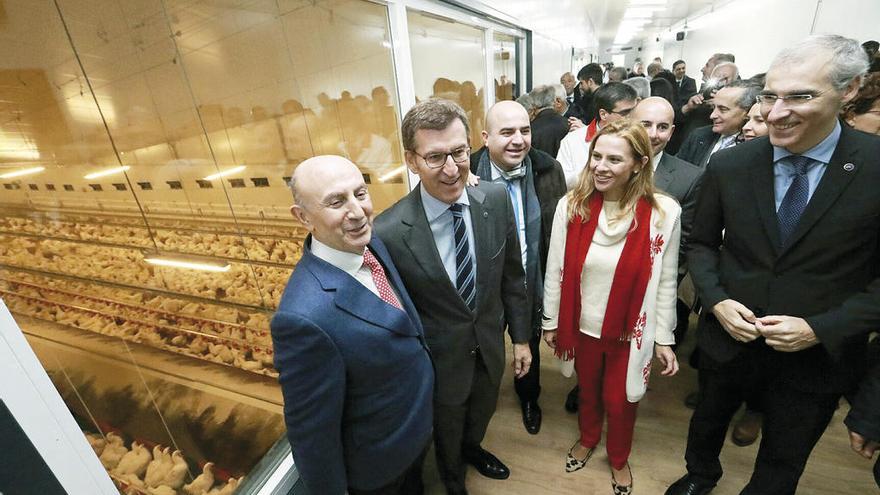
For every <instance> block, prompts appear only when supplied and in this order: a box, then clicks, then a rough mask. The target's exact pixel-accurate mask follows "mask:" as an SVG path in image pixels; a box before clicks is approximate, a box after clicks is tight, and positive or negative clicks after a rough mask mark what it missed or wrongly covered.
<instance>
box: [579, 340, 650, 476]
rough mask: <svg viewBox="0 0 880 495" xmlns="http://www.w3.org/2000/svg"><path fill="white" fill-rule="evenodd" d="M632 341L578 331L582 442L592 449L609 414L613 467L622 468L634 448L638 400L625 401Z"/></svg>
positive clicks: (607, 439)
mask: <svg viewBox="0 0 880 495" xmlns="http://www.w3.org/2000/svg"><path fill="white" fill-rule="evenodd" d="M629 346H630V343H629V342H625V341H624V342H620V341H616V340H613V341H605V340H600V339H597V338H595V337H590V336H589V335H586V334H583V333H580V332H579V337H578V343H577V348H576V349H575V354H574V356H575V357H574V367H575V370H577V376H578V385H579V386H580V395H579V396H578V400H579V402H580V409H579V410H578V423H579V426H580V430H581V445H583V446H584V447H587V448H593V447H595V446H596V445H597V444H598V443H599V439H600V438H601V436H602V423H603V422H604V420H605V417H606V416H607V417H608V433H607V435H606V439H605V448H606V449H607V451H608V460H609V462H610V463H611V467H613V468H614V469H623V468H624V466H626V461H627V459H628V458H629V453H630V450H631V449H632V439H633V428H634V427H635V424H636V409H637V408H638V403H632V402H629V401H627V400H626V368H627V363H628V362H629Z"/></svg>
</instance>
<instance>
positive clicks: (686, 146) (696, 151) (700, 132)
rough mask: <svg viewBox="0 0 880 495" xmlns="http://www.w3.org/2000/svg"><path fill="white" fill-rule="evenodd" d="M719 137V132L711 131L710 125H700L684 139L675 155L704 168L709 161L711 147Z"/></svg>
mask: <svg viewBox="0 0 880 495" xmlns="http://www.w3.org/2000/svg"><path fill="white" fill-rule="evenodd" d="M720 137H721V135H720V134H715V133H714V132H712V126H711V125H708V126H704V127H700V128H698V129H696V130H694V132H692V133H691V134H690V135H689V136H688V137H687V138H686V139H685V140H684V143H683V144H682V145H681V149H679V150H678V153H676V155H675V156H677V157H678V158H680V159H682V160H684V161H686V162H688V163H691V164H694V165H696V166H698V167H700V168H705V167H706V164H707V163H708V162H709V156H710V153H711V151H712V148H713V147H714V146H715V143H717V142H718V139H719V138H720Z"/></svg>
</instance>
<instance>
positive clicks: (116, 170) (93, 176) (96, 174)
mask: <svg viewBox="0 0 880 495" xmlns="http://www.w3.org/2000/svg"><path fill="white" fill-rule="evenodd" d="M130 168H131V167H129V166H128V165H123V166H121V167H114V168H108V169H107V170H101V171H100V172H93V173H91V174H89V175H85V176H83V178H84V179H97V178H98V177H104V176H107V175H113V174H118V173H119V172H125V171H126V170H128V169H130Z"/></svg>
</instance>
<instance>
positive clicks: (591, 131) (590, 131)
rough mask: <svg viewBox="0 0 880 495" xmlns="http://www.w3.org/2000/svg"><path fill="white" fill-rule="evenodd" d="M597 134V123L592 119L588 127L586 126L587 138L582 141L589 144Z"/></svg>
mask: <svg viewBox="0 0 880 495" xmlns="http://www.w3.org/2000/svg"><path fill="white" fill-rule="evenodd" d="M597 132H599V123H598V122H596V119H593V120H591V121H590V125H588V126H587V136H586V137H585V138H584V141H585V142H586V143H587V144H590V141H592V140H593V138H594V137H596V133H597Z"/></svg>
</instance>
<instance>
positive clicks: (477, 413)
mask: <svg viewBox="0 0 880 495" xmlns="http://www.w3.org/2000/svg"><path fill="white" fill-rule="evenodd" d="M497 404H498V385H496V384H493V383H492V380H491V378H490V377H489V371H488V370H487V369H486V364H485V363H484V362H483V358H482V357H481V356H480V353H479V352H477V358H476V359H475V360H474V377H473V380H472V381H471V390H470V393H469V394H468V397H467V399H466V400H465V402H464V403H463V404H440V403H437V402H436V401H435V403H434V450H435V454H436V456H437V470H438V471H439V472H440V479H442V480H443V484H444V485H445V486H446V489H447V490H448V491H450V492H455V491H461V490H464V488H465V486H464V478H465V468H466V466H465V463H464V457H463V455H462V451H463V449H467V448H468V447H478V446H479V445H480V442H482V441H483V437H484V436H486V429H487V428H488V427H489V420H491V419H492V415H493V414H495V407H496V406H497Z"/></svg>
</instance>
